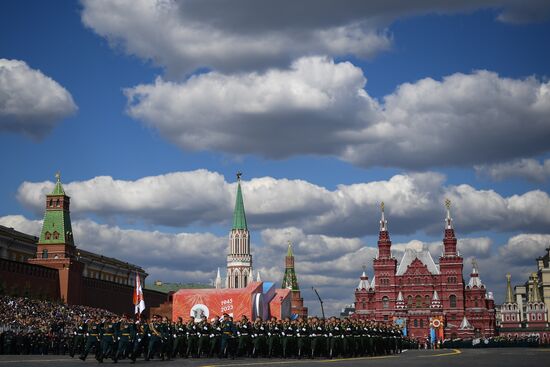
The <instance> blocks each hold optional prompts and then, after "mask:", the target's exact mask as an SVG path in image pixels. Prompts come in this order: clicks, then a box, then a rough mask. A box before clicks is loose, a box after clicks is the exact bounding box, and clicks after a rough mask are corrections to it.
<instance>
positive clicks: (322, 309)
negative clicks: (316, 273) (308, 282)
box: [311, 287, 325, 319]
mask: <svg viewBox="0 0 550 367" xmlns="http://www.w3.org/2000/svg"><path fill="white" fill-rule="evenodd" d="M311 289H313V291H314V292H315V294H316V295H317V298H319V303H320V304H321V313H322V314H323V319H324V318H325V308H324V307H323V300H322V299H321V296H320V295H319V292H317V289H315V288H314V287H311Z"/></svg>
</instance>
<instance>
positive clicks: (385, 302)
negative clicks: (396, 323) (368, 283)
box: [382, 296, 390, 308]
mask: <svg viewBox="0 0 550 367" xmlns="http://www.w3.org/2000/svg"><path fill="white" fill-rule="evenodd" d="M382 307H384V308H389V307H390V302H389V298H388V297H386V296H384V297H382Z"/></svg>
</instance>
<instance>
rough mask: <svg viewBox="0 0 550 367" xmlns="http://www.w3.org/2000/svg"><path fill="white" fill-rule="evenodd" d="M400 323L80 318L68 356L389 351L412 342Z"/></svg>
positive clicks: (148, 357)
mask: <svg viewBox="0 0 550 367" xmlns="http://www.w3.org/2000/svg"><path fill="white" fill-rule="evenodd" d="M414 347H416V345H415V344H414V342H413V341H410V340H408V339H407V338H404V337H403V335H402V333H401V331H400V329H399V328H397V327H393V326H387V325H385V324H381V323H374V322H368V321H365V320H359V319H348V318H346V319H342V320H340V319H338V318H330V319H328V320H326V321H325V320H323V319H319V318H315V317H314V318H310V319H308V320H304V319H300V318H299V319H297V320H293V321H291V320H290V319H289V318H287V319H285V320H277V319H275V318H272V319H271V320H267V321H264V320H262V319H261V318H258V319H256V320H254V321H250V320H248V319H247V318H246V317H245V316H243V317H242V318H241V319H240V320H238V321H234V320H233V318H232V317H231V316H230V315H227V314H224V315H223V316H222V317H220V318H215V319H212V320H208V319H207V318H206V317H202V319H200V320H195V319H194V318H193V317H191V318H189V320H186V321H185V322H184V320H183V319H182V318H181V317H180V318H178V319H177V320H176V321H175V322H170V321H168V320H167V318H166V317H160V316H153V317H152V318H151V319H150V320H149V321H147V322H141V321H136V322H134V321H132V320H130V319H129V318H127V317H125V316H124V317H122V318H118V317H113V318H110V319H102V320H99V319H89V320H85V321H84V320H83V321H82V322H81V323H80V324H79V325H78V326H77V327H76V328H75V330H74V336H73V338H72V342H71V346H70V354H71V356H76V355H78V356H79V357H80V359H82V360H86V359H87V358H88V356H89V355H92V354H93V356H94V357H95V359H97V361H98V362H100V363H102V362H104V361H105V360H106V359H112V361H113V362H115V363H116V362H118V361H119V360H121V359H126V358H127V359H130V360H131V361H132V363H134V362H135V361H136V359H137V358H143V359H144V360H145V361H148V360H151V359H160V360H170V359H173V358H212V357H219V358H232V359H234V358H236V357H250V358H258V357H262V358H298V359H301V358H336V357H343V358H346V357H358V356H375V355H389V354H396V353H400V352H401V350H402V349H404V348H414Z"/></svg>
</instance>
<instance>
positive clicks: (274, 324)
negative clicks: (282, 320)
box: [267, 317, 281, 358]
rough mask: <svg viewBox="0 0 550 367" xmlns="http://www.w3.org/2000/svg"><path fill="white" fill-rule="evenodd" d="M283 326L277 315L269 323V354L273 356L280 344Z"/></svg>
mask: <svg viewBox="0 0 550 367" xmlns="http://www.w3.org/2000/svg"><path fill="white" fill-rule="evenodd" d="M280 332H281V327H280V325H279V322H278V321H277V318H276V317H272V318H271V320H270V321H269V323H268V325H267V356H268V357H269V358H271V357H273V356H274V355H275V354H276V353H277V348H278V346H279V338H280Z"/></svg>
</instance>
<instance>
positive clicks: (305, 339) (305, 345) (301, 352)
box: [296, 317, 311, 359]
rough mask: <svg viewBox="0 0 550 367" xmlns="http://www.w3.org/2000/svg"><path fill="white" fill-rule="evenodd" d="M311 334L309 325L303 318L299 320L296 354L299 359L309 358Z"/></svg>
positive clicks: (297, 323) (297, 324)
mask: <svg viewBox="0 0 550 367" xmlns="http://www.w3.org/2000/svg"><path fill="white" fill-rule="evenodd" d="M310 333H311V329H310V327H309V325H308V323H307V322H306V321H305V320H304V319H302V318H301V317H300V318H298V321H297V322H296V338H297V339H296V354H297V356H298V359H302V357H304V356H305V357H308V356H309V342H310V340H309V335H310Z"/></svg>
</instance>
